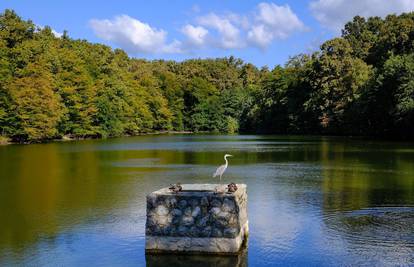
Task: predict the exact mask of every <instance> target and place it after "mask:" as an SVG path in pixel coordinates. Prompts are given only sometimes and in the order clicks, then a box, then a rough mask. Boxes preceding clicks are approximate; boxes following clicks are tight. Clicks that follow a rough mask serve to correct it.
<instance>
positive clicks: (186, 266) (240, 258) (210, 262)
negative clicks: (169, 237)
mask: <svg viewBox="0 0 414 267" xmlns="http://www.w3.org/2000/svg"><path fill="white" fill-rule="evenodd" d="M145 259H146V263H147V267H165V266H174V267H247V266H248V263H247V248H245V249H244V250H243V251H242V252H241V253H240V254H239V255H229V256H219V255H175V254H147V255H145Z"/></svg>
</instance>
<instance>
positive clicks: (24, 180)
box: [0, 135, 414, 267]
mask: <svg viewBox="0 0 414 267" xmlns="http://www.w3.org/2000/svg"><path fill="white" fill-rule="evenodd" d="M225 153H230V154H233V155H234V157H233V158H230V163H229V168H228V169H227V172H226V173H225V174H224V176H223V183H230V182H236V183H246V184H247V186H248V187H247V189H248V198H249V200H248V201H249V204H248V213H249V226H250V236H249V241H248V247H247V248H246V249H245V251H244V252H243V253H242V254H241V255H240V256H238V257H201V256H179V257H176V256H169V255H166V256H147V257H146V256H145V253H144V246H145V244H144V241H145V231H144V230H145V229H144V228H145V212H146V207H145V205H146V202H145V196H146V194H148V193H150V192H152V191H154V190H157V189H159V188H161V187H165V186H168V185H169V184H170V183H175V182H182V183H210V182H211V183H217V182H218V179H215V178H214V179H213V178H212V177H211V176H212V174H213V173H214V171H215V169H216V168H217V167H218V166H219V165H221V164H223V163H224V160H223V155H224V154H225ZM0 216H1V219H0V265H6V266H10V265H30V266H36V265H49V266H57V265H59V266H62V265H63V266H68V265H72V266H73V265H76V266H91V265H93V266H153V267H154V266H221V265H220V264H222V265H223V266H250V267H252V266H278V265H280V266H286V265H303V266H337V265H366V266H395V265H400V266H413V265H414V144H413V143H400V142H381V141H369V140H361V139H351V138H340V137H336V138H335V137H300V136H258V135H234V136H232V135H230V136H222V135H148V136H138V137H127V138H115V139H107V140H85V141H71V142H54V143H49V144H33V145H9V146H1V147H0Z"/></svg>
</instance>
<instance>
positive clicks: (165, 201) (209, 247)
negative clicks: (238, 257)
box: [145, 184, 248, 254]
mask: <svg viewBox="0 0 414 267" xmlns="http://www.w3.org/2000/svg"><path fill="white" fill-rule="evenodd" d="M217 186H221V187H225V185H217V184H184V185H182V187H183V190H182V191H181V192H178V193H173V192H171V191H170V190H169V189H168V188H163V189H160V190H158V191H155V192H153V193H151V194H149V195H148V196H147V221H146V231H145V232H146V245H145V249H146V252H147V253H191V252H199V253H200V252H201V253H215V254H222V253H223V254H236V253H238V252H239V251H240V250H241V248H242V245H243V243H244V241H245V240H246V239H247V235H248V220H247V192H246V185H245V184H238V185H237V187H238V190H237V191H236V192H234V193H216V192H215V188H216V187H217Z"/></svg>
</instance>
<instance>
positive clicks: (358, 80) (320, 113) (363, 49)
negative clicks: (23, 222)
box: [0, 10, 414, 142]
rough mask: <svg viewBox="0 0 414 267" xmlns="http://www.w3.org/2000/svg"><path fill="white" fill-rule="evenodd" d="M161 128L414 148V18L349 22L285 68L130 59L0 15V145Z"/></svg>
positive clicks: (12, 14) (234, 61)
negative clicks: (388, 141) (379, 140)
mask: <svg viewBox="0 0 414 267" xmlns="http://www.w3.org/2000/svg"><path fill="white" fill-rule="evenodd" d="M164 130H175V131H182V130H189V131H195V132H199V131H209V132H227V133H232V132H255V133H295V134H333V135H370V136H388V137H394V138H408V139H413V138H414V13H408V14H402V15H399V16H396V15H389V16H387V17H386V18H385V19H382V18H379V17H371V18H368V19H365V18H362V17H355V18H354V19H353V20H352V21H351V22H349V23H347V24H346V25H345V27H344V29H343V31H342V36H341V37H338V38H335V39H332V40H328V41H327V42H325V43H324V44H322V45H321V48H320V51H318V52H315V53H313V54H302V55H298V56H295V57H292V58H291V59H290V60H289V61H288V62H287V63H286V65H285V66H283V67H282V66H276V67H275V68H274V69H272V70H269V69H268V68H266V67H264V68H261V69H258V68H257V67H255V66H254V65H252V64H249V63H244V62H243V61H242V60H240V59H236V58H234V57H228V58H219V59H193V60H186V61H183V62H175V61H164V60H155V61H147V60H142V59H135V58H130V57H128V55H127V54H126V53H125V52H124V51H122V50H120V49H115V50H113V49H111V48H110V47H108V46H105V45H101V44H92V43H89V42H87V41H85V40H75V39H72V38H70V37H69V36H68V34H67V32H64V34H63V36H61V37H56V36H54V34H53V32H52V30H51V28H49V27H43V28H39V27H36V25H35V24H34V23H33V22H31V21H30V20H29V21H25V20H23V19H21V18H20V17H19V16H18V15H17V14H16V13H15V12H14V11H11V10H5V11H4V12H3V13H2V14H0V135H1V136H3V137H4V136H6V137H8V138H10V139H12V140H14V141H18V142H26V141H29V142H35V141H42V140H47V139H54V138H61V137H63V136H71V137H75V138H83V137H107V136H120V135H134V134H139V133H148V132H153V131H164Z"/></svg>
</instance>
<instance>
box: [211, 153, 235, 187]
mask: <svg viewBox="0 0 414 267" xmlns="http://www.w3.org/2000/svg"><path fill="white" fill-rule="evenodd" d="M227 157H233V155H230V154H226V155H224V160H225V161H226V164H223V165H221V166H220V167H218V168H217V170H216V172H215V173H214V174H213V178H214V177H217V176H219V175H220V181H221V176H222V175H223V173H224V172H225V171H226V169H227V166H229V162H228V161H227Z"/></svg>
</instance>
